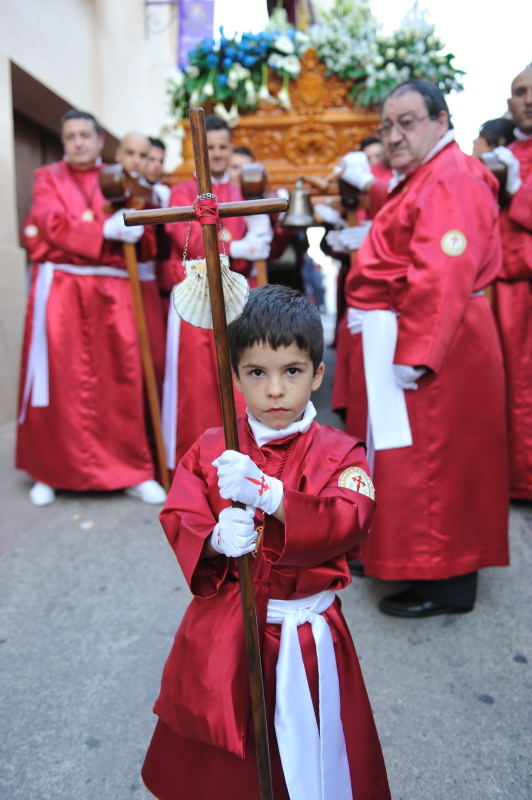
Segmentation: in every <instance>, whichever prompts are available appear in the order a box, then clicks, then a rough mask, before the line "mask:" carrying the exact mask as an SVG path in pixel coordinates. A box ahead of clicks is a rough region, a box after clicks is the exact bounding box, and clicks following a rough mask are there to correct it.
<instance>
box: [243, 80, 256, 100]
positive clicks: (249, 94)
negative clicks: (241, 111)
mask: <svg viewBox="0 0 532 800" xmlns="http://www.w3.org/2000/svg"><path fill="white" fill-rule="evenodd" d="M244 89H245V90H246V100H247V101H248V103H250V104H252V103H255V102H256V100H257V92H256V90H255V86H254V85H253V81H252V80H251V78H246V80H245V82H244Z"/></svg>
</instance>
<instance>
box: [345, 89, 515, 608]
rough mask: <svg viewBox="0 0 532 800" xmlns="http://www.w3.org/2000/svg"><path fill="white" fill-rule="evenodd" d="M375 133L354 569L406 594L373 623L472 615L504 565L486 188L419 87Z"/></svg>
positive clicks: (353, 304)
mask: <svg viewBox="0 0 532 800" xmlns="http://www.w3.org/2000/svg"><path fill="white" fill-rule="evenodd" d="M380 134H381V136H382V138H383V141H384V145H385V150H386V154H387V157H388V160H389V162H390V164H391V167H392V169H393V170H394V177H393V178H392V181H391V183H390V190H389V197H388V200H387V201H386V203H385V204H384V206H383V207H382V208H381V210H380V211H379V212H378V213H377V215H376V217H375V219H374V221H373V225H372V227H371V229H370V232H369V234H368V236H367V238H366V239H365V241H364V242H363V244H362V246H361V249H360V250H359V251H358V254H357V258H356V259H355V260H354V262H353V264H352V267H351V270H350V273H349V275H348V277H347V281H346V300H347V305H348V320H349V327H350V330H351V333H352V335H353V337H360V336H362V345H361V347H360V352H361V353H362V352H363V358H361V361H360V363H359V370H358V371H359V374H360V376H361V377H362V376H363V377H364V379H365V387H366V391H365V396H361V390H360V385H361V380H359V382H358V385H357V386H356V387H354V391H353V394H352V396H351V402H350V405H351V409H350V410H351V415H350V427H349V430H350V432H351V433H354V434H355V435H359V436H363V437H366V434H367V440H368V446H369V456H370V461H371V460H374V481H375V491H376V498H377V510H376V513H375V516H374V520H373V524H372V530H371V534H370V536H368V537H367V539H366V540H365V541H364V542H363V544H362V546H361V549H360V554H359V557H360V560H361V562H362V563H363V565H364V568H365V572H366V574H367V575H370V576H373V577H376V578H381V579H384V580H401V581H409V582H411V584H412V585H411V587H410V588H407V589H405V590H403V591H401V592H398V593H396V594H393V595H391V596H390V597H386V598H384V599H383V600H381V602H380V604H379V608H380V609H381V611H383V612H385V613H388V614H392V615H395V616H410V617H425V616H429V615H434V614H442V613H453V612H455V613H456V612H464V611H470V610H471V609H472V608H473V605H474V602H475V598H476V585H477V570H478V569H480V568H482V567H491V566H504V565H506V564H508V540H507V525H508V491H507V454H506V448H507V440H506V431H505V421H504V376H503V365H502V354H501V350H500V345H499V341H498V336H497V331H496V328H495V324H494V320H493V316H492V313H491V309H490V306H489V303H488V300H487V298H486V297H485V296H484V292H483V289H484V287H485V286H487V285H488V284H489V283H490V282H491V281H492V280H493V279H494V277H495V276H496V275H497V274H498V272H499V269H500V265H501V245H500V236H499V226H498V209H497V203H496V195H497V188H498V187H497V185H496V183H497V182H496V181H495V179H494V178H493V176H492V175H491V174H490V173H489V172H488V170H487V169H486V168H485V167H484V166H483V165H482V164H481V163H480V162H479V161H477V160H476V159H473V158H471V157H469V156H466V155H464V154H463V153H462V152H461V151H460V149H459V148H458V146H457V145H456V143H455V142H454V136H453V131H452V129H451V127H450V120H449V113H448V109H447V105H446V103H445V99H444V97H443V95H442V94H441V92H440V91H439V90H438V89H436V88H435V87H434V86H433V85H432V84H429V83H425V82H423V81H409V82H407V83H405V84H401V85H400V86H398V87H396V89H394V90H392V92H391V93H390V95H389V96H388V98H387V99H386V101H385V103H384V106H383V110H382V126H381V129H380ZM357 330H358V331H360V332H361V333H360V332H358V333H357V332H356V331H357ZM362 361H363V363H362ZM366 405H367V406H368V407H369V410H368V414H367V415H366V414H365V408H366ZM368 418H369V424H368Z"/></svg>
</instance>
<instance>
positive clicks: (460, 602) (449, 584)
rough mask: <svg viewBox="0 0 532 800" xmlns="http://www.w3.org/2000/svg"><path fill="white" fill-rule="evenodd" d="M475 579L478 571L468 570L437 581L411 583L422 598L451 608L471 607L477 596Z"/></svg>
mask: <svg viewBox="0 0 532 800" xmlns="http://www.w3.org/2000/svg"><path fill="white" fill-rule="evenodd" d="M477 580H478V572H468V573H467V575H457V576H456V577H455V578H445V579H444V580H439V581H413V583H412V585H413V587H414V588H415V589H416V591H417V592H418V594H419V596H420V597H421V598H422V599H423V600H432V602H433V603H438V605H440V606H450V607H452V608H472V607H473V606H474V605H475V599H476V596H477Z"/></svg>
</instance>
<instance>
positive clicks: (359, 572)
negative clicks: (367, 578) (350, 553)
mask: <svg viewBox="0 0 532 800" xmlns="http://www.w3.org/2000/svg"><path fill="white" fill-rule="evenodd" d="M347 566H348V567H349V572H350V573H351V575H356V577H357V578H363V577H364V564H361V563H360V561H348V562H347Z"/></svg>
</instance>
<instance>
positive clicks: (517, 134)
mask: <svg viewBox="0 0 532 800" xmlns="http://www.w3.org/2000/svg"><path fill="white" fill-rule="evenodd" d="M514 136H515V138H516V139H519V141H520V142H528V140H529V139H532V133H531V134H526V133H523V131H521V130H519V128H514Z"/></svg>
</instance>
